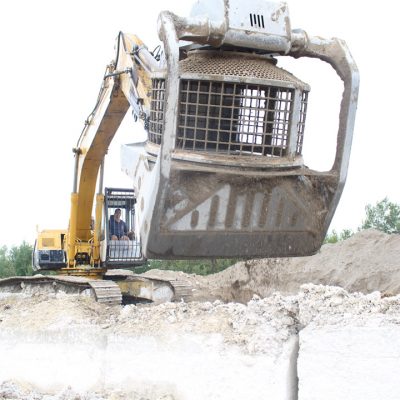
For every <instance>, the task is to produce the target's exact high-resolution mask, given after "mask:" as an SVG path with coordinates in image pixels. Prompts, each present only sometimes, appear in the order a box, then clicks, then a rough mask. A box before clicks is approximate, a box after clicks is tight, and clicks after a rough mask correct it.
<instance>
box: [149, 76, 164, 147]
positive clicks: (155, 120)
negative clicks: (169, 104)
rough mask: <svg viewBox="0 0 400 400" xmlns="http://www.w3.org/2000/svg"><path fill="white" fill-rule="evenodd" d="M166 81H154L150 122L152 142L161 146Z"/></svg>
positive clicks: (150, 138)
mask: <svg viewBox="0 0 400 400" xmlns="http://www.w3.org/2000/svg"><path fill="white" fill-rule="evenodd" d="M164 108H165V80H164V79H153V80H152V91H151V108H150V120H149V140H150V142H153V143H156V144H161V137H162V133H163V129H164Z"/></svg>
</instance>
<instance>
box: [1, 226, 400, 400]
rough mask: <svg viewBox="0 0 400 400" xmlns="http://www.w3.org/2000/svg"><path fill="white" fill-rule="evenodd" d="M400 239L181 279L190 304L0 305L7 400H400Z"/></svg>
mask: <svg viewBox="0 0 400 400" xmlns="http://www.w3.org/2000/svg"><path fill="white" fill-rule="evenodd" d="M399 254H400V236H399V235H385V234H383V233H380V232H376V231H364V232H360V233H358V234H357V235H355V236H354V237H352V238H350V239H348V240H346V241H345V242H342V243H338V244H336V245H326V246H324V247H323V248H322V250H321V252H320V253H318V254H317V255H315V256H313V257H307V258H301V259H270V260H253V261H250V262H246V263H239V264H237V265H235V266H232V267H230V268H228V269H227V270H225V271H223V272H221V273H219V274H215V275H211V276H207V277H202V276H195V275H187V274H183V273H177V272H171V271H151V275H152V276H153V277H154V276H156V275H158V276H159V277H160V278H172V277H174V278H175V279H185V280H188V281H190V282H191V284H192V287H193V299H194V301H193V302H190V303H184V302H180V303H165V304H160V305H142V304H140V305H126V306H113V307H107V306H104V305H101V304H99V303H95V302H94V301H93V299H91V298H88V297H85V296H78V295H67V294H64V293H62V292H60V293H57V294H52V295H48V296H46V295H44V294H41V293H37V294H30V295H28V294H24V295H18V294H15V293H14V294H9V295H7V294H2V295H0V355H1V357H0V399H1V398H4V399H46V400H50V399H71V400H72V399H88V400H89V399H90V400H92V399H97V400H100V399H134V400H135V399H137V400H139V399H140V400H155V399H157V400H189V399H190V400H192V399H195V400H197V399H199V400H200V399H230V400H231V399H267V398H273V399H285V400H292V399H299V400H305V399H307V400H309V399H321V398H324V399H338V398H351V399H360V400H361V399H363V400H365V399H367V400H369V399H371V400H372V399H380V398H385V399H386V400H387V399H393V400H394V399H398V398H400V384H399V383H398V378H397V371H398V369H399V367H400V328H399V327H400V296H398V295H397V294H398V293H400V290H399V289H400V288H399V285H400V279H399V273H400V262H399V257H398V255H399Z"/></svg>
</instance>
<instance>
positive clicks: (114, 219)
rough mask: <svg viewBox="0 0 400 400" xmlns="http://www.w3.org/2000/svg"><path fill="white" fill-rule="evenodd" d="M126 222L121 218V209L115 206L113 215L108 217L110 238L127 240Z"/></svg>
mask: <svg viewBox="0 0 400 400" xmlns="http://www.w3.org/2000/svg"><path fill="white" fill-rule="evenodd" d="M128 235H129V233H128V228H127V226H126V223H125V222H124V221H123V220H122V219H121V209H120V208H117V209H116V210H115V212H114V215H112V216H111V217H110V239H111V240H129V236H128Z"/></svg>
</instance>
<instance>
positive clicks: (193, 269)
mask: <svg viewBox="0 0 400 400" xmlns="http://www.w3.org/2000/svg"><path fill="white" fill-rule="evenodd" d="M369 228H374V229H378V230H380V231H383V232H386V233H389V234H399V233H400V204H396V203H393V202H391V201H389V199H388V198H384V199H383V200H381V201H378V202H377V203H376V204H375V205H371V204H368V205H367V206H366V207H365V219H364V220H363V221H362V224H361V226H360V227H359V228H358V229H357V230H356V231H352V230H351V229H343V230H342V231H341V232H336V231H335V230H332V231H331V232H330V233H328V235H327V236H326V238H325V243H336V242H338V241H341V240H345V239H347V238H349V237H350V236H352V235H353V234H354V233H355V232H357V231H360V230H363V229H369ZM32 251H33V247H32V246H31V245H30V244H29V243H26V242H25V241H24V242H22V244H21V245H19V246H13V247H11V248H10V249H8V248H7V246H3V247H1V248H0V278H5V277H9V276H16V275H19V276H21V275H22V276H23V275H32V274H33V270H32ZM237 261H238V260H237V259H230V260H190V261H179V260H178V261H160V260H149V261H148V262H147V264H146V265H144V266H142V267H140V268H139V269H135V272H138V273H140V272H144V271H147V270H149V269H153V268H158V269H169V270H175V271H184V272H187V273H194V274H197V275H207V274H210V273H215V272H219V271H222V270H223V269H225V268H227V267H228V266H230V265H232V264H234V263H235V262H237Z"/></svg>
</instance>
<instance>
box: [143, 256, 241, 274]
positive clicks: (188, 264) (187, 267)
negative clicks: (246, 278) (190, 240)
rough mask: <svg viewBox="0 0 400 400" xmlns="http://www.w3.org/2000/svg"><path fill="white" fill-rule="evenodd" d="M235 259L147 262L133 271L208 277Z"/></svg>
mask: <svg viewBox="0 0 400 400" xmlns="http://www.w3.org/2000/svg"><path fill="white" fill-rule="evenodd" d="M238 261H239V260H237V259H216V260H214V259H213V260H173V261H166V260H149V261H148V262H147V264H146V265H145V266H143V267H140V268H137V269H135V272H136V273H142V272H145V271H148V270H150V269H162V270H172V271H183V272H186V273H188V274H196V275H209V274H214V273H216V272H220V271H223V270H224V269H226V268H228V267H230V266H231V265H233V264H235V263H236V262H238Z"/></svg>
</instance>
